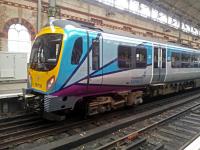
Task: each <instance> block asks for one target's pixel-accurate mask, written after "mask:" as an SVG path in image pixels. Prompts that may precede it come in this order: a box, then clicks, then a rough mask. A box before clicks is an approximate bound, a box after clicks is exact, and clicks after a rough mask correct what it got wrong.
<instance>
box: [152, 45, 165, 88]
mask: <svg viewBox="0 0 200 150" xmlns="http://www.w3.org/2000/svg"><path fill="white" fill-rule="evenodd" d="M165 76H166V48H164V47H161V46H154V57H153V79H152V82H151V83H152V84H156V83H163V82H164V80H165Z"/></svg>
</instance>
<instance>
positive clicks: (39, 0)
mask: <svg viewBox="0 0 200 150" xmlns="http://www.w3.org/2000/svg"><path fill="white" fill-rule="evenodd" d="M37 6H38V10H37V32H39V31H40V28H41V9H42V0H38V5H37Z"/></svg>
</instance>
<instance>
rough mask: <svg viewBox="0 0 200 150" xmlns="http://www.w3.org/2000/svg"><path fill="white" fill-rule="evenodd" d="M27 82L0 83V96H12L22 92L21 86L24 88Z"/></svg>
mask: <svg viewBox="0 0 200 150" xmlns="http://www.w3.org/2000/svg"><path fill="white" fill-rule="evenodd" d="M26 87H27V83H26V82H23V83H0V98H6V97H13V96H17V95H21V94H22V88H26Z"/></svg>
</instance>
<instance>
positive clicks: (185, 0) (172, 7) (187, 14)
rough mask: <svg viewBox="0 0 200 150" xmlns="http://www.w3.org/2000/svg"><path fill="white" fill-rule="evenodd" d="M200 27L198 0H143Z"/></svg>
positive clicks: (199, 4)
mask: <svg viewBox="0 0 200 150" xmlns="http://www.w3.org/2000/svg"><path fill="white" fill-rule="evenodd" d="M145 1H147V2H149V3H151V4H152V5H154V6H158V7H159V8H161V9H164V10H166V11H167V12H168V13H169V14H174V15H176V16H178V17H181V18H182V19H183V20H186V21H187V22H188V24H190V23H191V24H192V25H195V26H196V27H197V28H200V0H145Z"/></svg>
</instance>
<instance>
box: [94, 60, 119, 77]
mask: <svg viewBox="0 0 200 150" xmlns="http://www.w3.org/2000/svg"><path fill="white" fill-rule="evenodd" d="M119 70H120V69H119V68H118V63H117V60H116V59H115V60H114V61H112V63H108V65H105V67H103V68H102V69H100V70H98V71H97V72H96V73H94V74H92V75H91V76H92V77H94V76H98V75H101V74H102V71H103V74H108V73H112V72H116V71H119Z"/></svg>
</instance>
